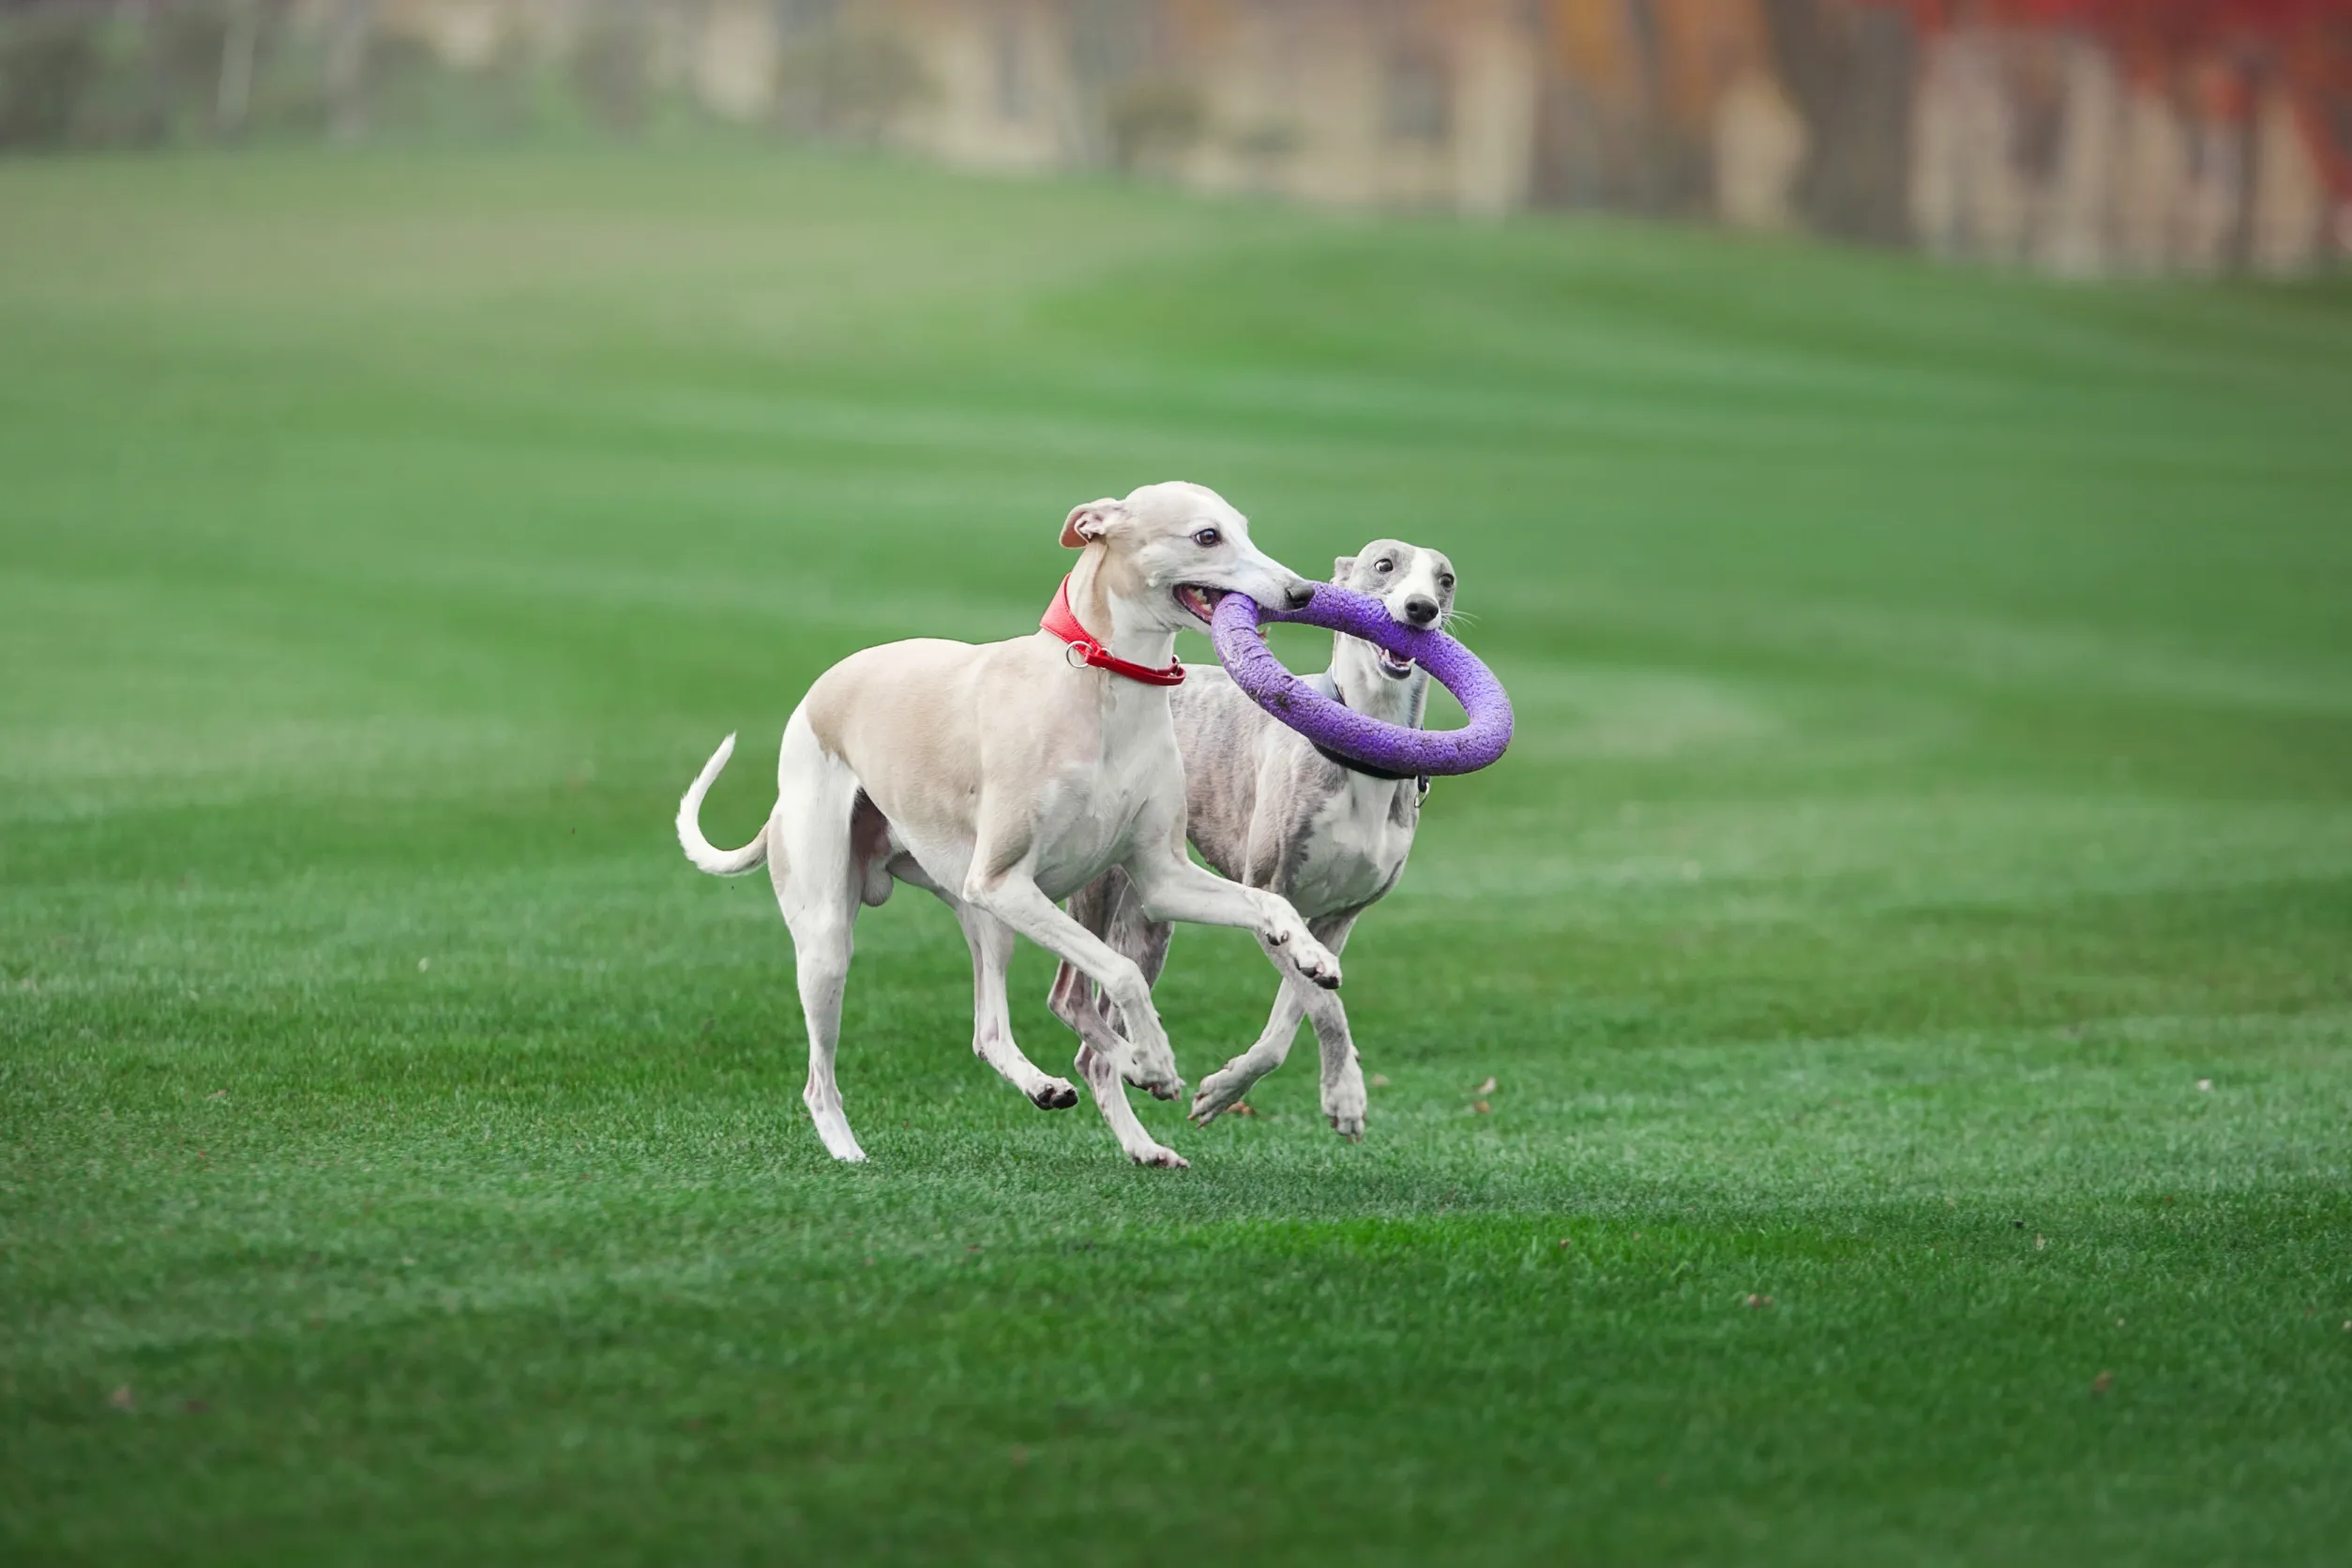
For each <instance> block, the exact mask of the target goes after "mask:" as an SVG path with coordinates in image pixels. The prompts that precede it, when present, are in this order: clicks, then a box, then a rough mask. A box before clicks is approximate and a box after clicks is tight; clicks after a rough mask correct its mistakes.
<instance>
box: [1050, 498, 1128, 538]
mask: <svg viewBox="0 0 2352 1568" xmlns="http://www.w3.org/2000/svg"><path fill="white" fill-rule="evenodd" d="M1118 515H1119V503H1118V502H1116V501H1114V500H1112V499H1111V498H1110V497H1109V496H1108V495H1106V496H1104V497H1103V498H1102V499H1101V500H1100V501H1090V502H1088V503H1087V504H1086V505H1083V506H1073V507H1071V508H1070V515H1069V516H1068V517H1066V518H1064V519H1063V521H1062V548H1063V549H1064V550H1084V549H1085V548H1086V547H1087V546H1088V545H1091V544H1093V542H1094V541H1095V540H1096V539H1099V538H1101V537H1102V536H1103V535H1105V534H1107V533H1108V532H1109V531H1110V523H1111V520H1112V519H1113V518H1115V517H1117V516H1118Z"/></svg>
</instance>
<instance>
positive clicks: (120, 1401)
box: [106, 1383, 139, 1410]
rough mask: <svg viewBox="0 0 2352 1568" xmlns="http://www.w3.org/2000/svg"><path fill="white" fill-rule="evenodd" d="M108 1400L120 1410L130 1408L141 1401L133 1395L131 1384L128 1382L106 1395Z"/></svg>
mask: <svg viewBox="0 0 2352 1568" xmlns="http://www.w3.org/2000/svg"><path fill="white" fill-rule="evenodd" d="M106 1402H107V1403H108V1404H110V1405H112V1406H113V1407H114V1408H115V1409H116V1410H129V1409H131V1408H132V1407H134V1406H136V1405H137V1404H138V1403H139V1401H138V1400H136V1399H134V1398H132V1397H131V1394H130V1385H129V1384H128V1383H125V1384H124V1385H123V1386H122V1387H120V1388H118V1389H116V1390H115V1391H114V1392H113V1393H112V1394H110V1395H107V1396H106Z"/></svg>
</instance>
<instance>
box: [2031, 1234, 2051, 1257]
mask: <svg viewBox="0 0 2352 1568" xmlns="http://www.w3.org/2000/svg"><path fill="white" fill-rule="evenodd" d="M2049 1244H2050V1243H2049V1239H2048V1238H2047V1237H2045V1236H2043V1234H2042V1233H2041V1232H2040V1231H2038V1230H2037V1231H2035V1232H2034V1237H2033V1250H2034V1251H2036V1252H2040V1251H2041V1250H2042V1249H2043V1247H2045V1246H2048V1245H2049Z"/></svg>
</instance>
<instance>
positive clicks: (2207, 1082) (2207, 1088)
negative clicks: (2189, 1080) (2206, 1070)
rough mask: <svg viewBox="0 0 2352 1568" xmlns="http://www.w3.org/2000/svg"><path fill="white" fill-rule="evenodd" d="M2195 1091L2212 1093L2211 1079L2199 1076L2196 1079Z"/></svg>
mask: <svg viewBox="0 0 2352 1568" xmlns="http://www.w3.org/2000/svg"><path fill="white" fill-rule="evenodd" d="M2197 1093H2200V1094H2210V1093H2213V1080H2212V1079H2211V1078H2199V1079H2197Z"/></svg>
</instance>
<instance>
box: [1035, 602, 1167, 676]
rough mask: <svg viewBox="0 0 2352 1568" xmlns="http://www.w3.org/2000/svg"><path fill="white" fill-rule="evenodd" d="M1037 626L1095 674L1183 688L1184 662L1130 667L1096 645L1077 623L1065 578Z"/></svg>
mask: <svg viewBox="0 0 2352 1568" xmlns="http://www.w3.org/2000/svg"><path fill="white" fill-rule="evenodd" d="M1037 624H1038V625H1039V626H1043V627H1044V628H1045V629H1046V630H1048V631H1049V632H1051V633H1053V635H1054V636H1056V637H1058V638H1060V639H1062V641H1064V642H1067V643H1068V644H1069V645H1070V646H1071V647H1072V648H1073V649H1074V650H1076V651H1077V653H1078V658H1079V661H1080V662H1081V663H1084V664H1087V665H1090V666H1092V667H1093V668H1094V669H1096V670H1108V671H1110V672H1111V673H1112V674H1114V675H1124V676H1125V677H1127V679H1129V680H1131V681H1141V682H1142V683H1143V684H1144V685H1145V686H1182V685H1184V662H1183V661H1182V660H1181V659H1180V660H1178V661H1177V662H1176V663H1174V664H1171V665H1169V666H1168V668H1167V669H1165V670H1154V669H1153V668H1152V667H1151V666H1150V665H1148V664H1133V663H1130V662H1129V661H1127V660H1126V659H1123V658H1121V657H1119V656H1117V655H1116V654H1114V653H1112V652H1111V651H1110V650H1109V649H1108V648H1106V647H1104V646H1103V645H1102V644H1101V643H1099V642H1097V641H1094V639H1093V636H1092V635H1091V634H1090V633H1089V632H1088V631H1087V629H1086V627H1085V626H1081V625H1080V624H1079V623H1078V614H1077V612H1076V611H1073V610H1071V608H1070V580H1069V579H1068V578H1066V577H1065V578H1063V580H1062V586H1061V587H1059V588H1056V589H1055V590H1054V591H1053V606H1052V608H1051V609H1049V610H1048V611H1046V613H1045V615H1044V616H1043V618H1041V619H1040V620H1039V621H1038V623H1037Z"/></svg>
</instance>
